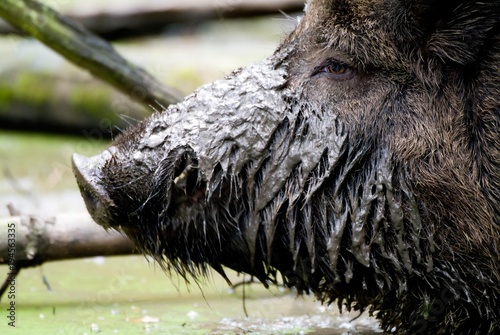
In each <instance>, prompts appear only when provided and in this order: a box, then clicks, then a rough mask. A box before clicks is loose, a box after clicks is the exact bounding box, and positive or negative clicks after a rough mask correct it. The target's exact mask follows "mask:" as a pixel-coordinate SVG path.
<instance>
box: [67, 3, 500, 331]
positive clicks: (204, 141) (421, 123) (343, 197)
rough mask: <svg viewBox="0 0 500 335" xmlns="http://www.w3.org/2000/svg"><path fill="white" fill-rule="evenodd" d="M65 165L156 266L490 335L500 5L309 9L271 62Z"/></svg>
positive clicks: (95, 206) (497, 237) (99, 218)
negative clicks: (243, 279) (234, 278)
mask: <svg viewBox="0 0 500 335" xmlns="http://www.w3.org/2000/svg"><path fill="white" fill-rule="evenodd" d="M73 164H74V171H75V174H76V178H77V181H78V184H79V186H80V189H81V193H82V196H83V198H84V199H85V202H86V204H87V208H88V210H89V212H90V213H91V215H92V217H93V218H94V220H95V221H96V222H98V223H99V224H101V225H102V226H104V227H106V228H114V229H118V230H121V231H123V232H124V233H125V234H127V235H128V236H129V237H130V238H131V239H132V240H133V241H134V242H135V244H136V245H137V246H138V248H140V249H141V250H142V251H143V252H145V253H147V254H149V255H152V256H153V257H154V258H155V259H156V260H157V261H158V262H159V263H160V264H162V265H163V267H164V268H165V269H167V270H175V271H178V272H179V273H180V274H182V275H184V276H188V275H192V276H194V277H198V276H202V275H203V274H205V273H206V272H207V269H208V268H210V267H212V268H214V269H215V270H217V271H219V272H220V273H222V274H224V270H223V267H224V266H225V267H229V268H232V269H234V270H236V271H240V272H244V273H248V274H251V275H252V276H254V277H255V278H258V279H259V280H261V281H262V282H263V283H267V282H268V281H277V277H278V276H279V275H281V276H282V277H283V280H284V284H285V285H287V286H290V287H295V288H297V289H298V291H299V292H312V293H314V294H315V295H316V296H317V297H318V298H319V299H320V300H321V301H323V302H325V303H333V302H337V303H338V304H339V306H344V307H345V308H347V309H349V310H350V309H354V310H367V311H369V312H370V313H372V314H374V315H375V316H376V317H377V318H378V319H379V320H380V323H381V326H382V328H383V329H385V330H386V331H388V332H394V333H398V334H433V335H436V334H499V333H500V321H499V320H500V280H499V279H500V257H499V245H500V1H484V2H479V1H477V2H476V1H465V0H457V1H441V2H439V1H431V0H417V1H407V0H350V1H347V0H311V1H309V2H308V3H307V4H306V10H305V15H304V17H303V18H302V19H301V20H300V22H299V23H298V24H297V27H296V29H295V30H294V31H293V32H292V33H291V34H290V35H289V36H288V37H287V38H286V39H285V40H284V41H283V43H282V44H281V45H280V46H279V47H278V49H277V51H276V52H275V53H274V54H273V55H272V56H270V57H269V58H267V59H265V60H263V61H262V62H260V63H257V64H255V65H251V66H248V67H246V68H243V69H239V70H237V71H235V72H234V73H232V74H231V75H229V76H228V77H227V78H226V79H225V80H221V81H217V82H214V83H212V84H208V85H206V86H204V87H202V88H200V89H198V90H197V91H196V92H194V93H193V94H192V95H190V96H188V97H187V98H186V99H185V100H184V101H183V102H181V103H179V104H177V105H174V106H171V107H169V108H168V109H166V110H165V111H163V112H161V113H157V114H154V115H153V116H152V117H150V118H149V119H147V120H145V121H143V122H142V123H141V124H140V125H139V126H138V127H136V128H134V129H130V130H128V131H126V132H125V133H124V134H123V135H122V136H120V137H119V138H117V139H116V140H115V142H114V144H113V146H112V147H110V148H109V149H108V150H106V151H105V152H103V153H102V154H100V155H98V156H95V157H92V158H84V157H82V156H78V155H75V156H74V157H73Z"/></svg>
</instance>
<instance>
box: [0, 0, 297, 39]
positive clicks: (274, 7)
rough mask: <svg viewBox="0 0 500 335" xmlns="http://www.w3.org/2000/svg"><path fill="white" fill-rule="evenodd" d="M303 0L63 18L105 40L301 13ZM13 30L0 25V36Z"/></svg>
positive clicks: (102, 11) (239, 0) (154, 6)
mask: <svg viewBox="0 0 500 335" xmlns="http://www.w3.org/2000/svg"><path fill="white" fill-rule="evenodd" d="M304 2H305V1H304V0H273V1H269V0H229V1H228V0H213V1H192V0H191V1H186V0H184V1H165V2H141V3H138V4H136V5H130V4H124V5H120V6H116V5H115V6H113V5H112V4H111V5H106V4H103V5H102V6H100V7H90V8H89V7H88V6H86V8H85V9H82V8H80V7H79V6H78V5H77V6H75V8H74V9H73V10H68V11H65V14H66V15H67V16H68V17H70V18H72V19H74V20H75V21H77V22H79V23H81V24H82V25H84V26H85V27H87V28H88V29H89V30H91V31H93V32H94V33H96V34H99V35H101V36H103V37H105V38H117V37H124V36H128V35H137V34H139V33H141V32H142V33H148V32H149V33H150V32H158V31H160V30H161V29H162V28H164V27H165V26H166V25H169V24H174V23H199V22H201V21H205V20H214V19H215V20H217V19H223V18H241V17H250V16H258V15H269V14H278V13H279V12H280V11H282V12H286V13H292V12H298V11H301V10H302V9H303V7H304ZM15 32H16V30H15V29H13V28H12V27H10V26H9V25H6V24H2V23H1V22H0V33H4V34H5V33H15Z"/></svg>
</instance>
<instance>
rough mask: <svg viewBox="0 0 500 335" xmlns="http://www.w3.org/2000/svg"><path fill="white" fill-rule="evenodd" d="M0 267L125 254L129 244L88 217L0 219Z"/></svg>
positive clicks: (84, 215)
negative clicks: (2, 265) (1, 265)
mask: <svg viewBox="0 0 500 335" xmlns="http://www.w3.org/2000/svg"><path fill="white" fill-rule="evenodd" d="M0 232H1V234H0V264H9V265H12V264H18V265H19V264H20V265H21V266H22V267H27V266H35V265H39V264H42V263H43V262H47V261H55V260H63V259H72V258H82V257H93V256H111V255H128V254H132V253H134V251H135V248H134V246H133V244H132V242H131V241H130V240H129V239H128V238H126V237H124V236H123V235H121V234H120V233H118V232H116V231H114V230H113V231H111V230H110V231H108V232H107V231H105V230H104V229H103V228H102V227H100V226H99V225H97V224H96V223H95V222H94V221H92V219H91V218H90V216H89V215H88V214H86V213H85V214H64V215H57V216H55V217H53V218H42V217H39V216H29V215H21V216H14V217H8V218H1V219H0Z"/></svg>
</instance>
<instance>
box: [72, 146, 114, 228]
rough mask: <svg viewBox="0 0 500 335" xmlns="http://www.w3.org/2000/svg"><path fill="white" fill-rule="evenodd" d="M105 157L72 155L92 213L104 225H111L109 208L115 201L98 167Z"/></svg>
mask: <svg viewBox="0 0 500 335" xmlns="http://www.w3.org/2000/svg"><path fill="white" fill-rule="evenodd" d="M102 160H103V157H100V156H95V157H92V158H87V157H84V156H80V155H77V154H74V155H73V157H72V163H73V172H74V174H75V177H76V181H77V183H78V186H79V188H80V193H81V195H82V198H83V200H84V202H85V205H86V206H87V210H88V211H89V213H90V215H91V216H92V218H93V219H94V221H96V222H97V223H99V224H100V225H102V226H109V221H110V214H109V209H110V208H111V207H112V205H113V202H112V200H111V199H110V198H109V195H108V192H107V191H106V189H105V187H104V186H103V185H102V178H101V176H100V171H99V169H98V168H96V167H99V166H100V164H99V162H100V161H102Z"/></svg>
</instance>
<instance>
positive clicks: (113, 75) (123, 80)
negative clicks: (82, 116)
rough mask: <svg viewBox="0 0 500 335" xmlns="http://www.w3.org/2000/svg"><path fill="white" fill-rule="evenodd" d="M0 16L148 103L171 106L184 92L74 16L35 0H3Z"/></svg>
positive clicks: (103, 78)
mask: <svg viewBox="0 0 500 335" xmlns="http://www.w3.org/2000/svg"><path fill="white" fill-rule="evenodd" d="M0 16H1V17H3V18H4V19H5V20H6V21H8V22H9V23H10V24H12V25H13V26H15V27H16V28H18V29H20V30H22V31H24V32H26V33H27V34H29V35H31V36H33V37H35V38H37V39H38V40H40V41H41V42H43V43H44V44H46V45H47V46H49V47H50V48H52V49H54V50H55V51H56V52H58V53H60V54H61V55H62V56H64V57H65V58H67V59H68V60H70V61H71V62H73V63H75V64H76V65H78V66H80V67H82V68H84V69H86V70H88V71H89V72H90V73H92V74H93V75H94V76H95V77H97V78H100V79H102V80H104V81H106V82H107V83H109V84H111V85H112V86H114V87H116V88H117V89H119V90H120V91H122V92H124V93H125V94H127V95H129V96H131V97H133V98H135V100H136V101H138V102H140V103H141V104H144V105H146V106H157V105H158V104H161V105H163V106H165V107H166V106H168V105H169V104H171V103H175V102H178V101H179V100H180V99H181V96H180V95H179V94H178V93H177V92H175V90H173V89H170V88H167V87H165V86H164V85H162V84H160V83H159V82H158V81H156V80H155V79H154V78H153V77H152V76H151V75H149V74H148V73H147V72H146V71H144V70H143V69H142V68H140V67H138V66H135V65H133V64H131V63H130V62H128V61H126V60H125V59H124V58H122V57H121V56H120V55H119V54H118V53H117V52H116V51H115V50H114V49H113V47H112V46H111V45H110V44H109V43H107V42H106V41H104V40H103V39H101V38H99V37H97V36H96V35H94V34H93V33H91V32H90V31H88V30H87V29H85V28H83V27H82V26H81V25H79V24H78V23H76V22H74V21H73V20H71V19H68V18H65V17H63V16H61V15H60V14H58V13H57V12H55V11H54V10H52V9H50V8H49V7H47V6H44V5H42V4H40V3H38V2H36V1H33V0H23V1H19V0H2V1H0Z"/></svg>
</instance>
